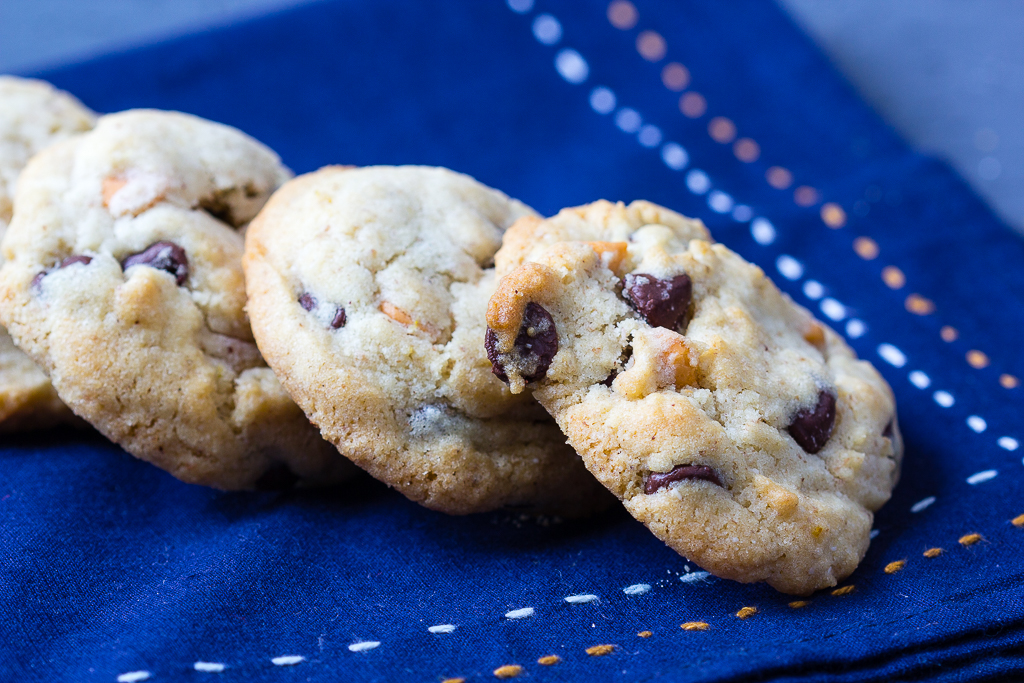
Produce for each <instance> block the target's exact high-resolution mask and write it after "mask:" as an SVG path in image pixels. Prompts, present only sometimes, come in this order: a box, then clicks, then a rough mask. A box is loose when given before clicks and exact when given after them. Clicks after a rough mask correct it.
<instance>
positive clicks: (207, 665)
mask: <svg viewBox="0 0 1024 683" xmlns="http://www.w3.org/2000/svg"><path fill="white" fill-rule="evenodd" d="M192 668H193V669H195V670H196V671H204V672H206V673H212V674H218V673H220V672H221V671H223V670H224V669H225V668H226V667H225V666H224V665H223V664H221V663H220V662H196V663H195V664H193V665H192Z"/></svg>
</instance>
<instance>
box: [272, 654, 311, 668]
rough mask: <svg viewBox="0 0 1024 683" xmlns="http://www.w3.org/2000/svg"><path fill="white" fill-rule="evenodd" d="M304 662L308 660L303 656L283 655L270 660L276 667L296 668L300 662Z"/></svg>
mask: <svg viewBox="0 0 1024 683" xmlns="http://www.w3.org/2000/svg"><path fill="white" fill-rule="evenodd" d="M304 661H306V658H305V657H303V656H302V655H283V656H281V657H274V658H273V659H271V660H270V662H271V663H272V664H273V665H274V666H295V665H296V664H298V663H299V662H304Z"/></svg>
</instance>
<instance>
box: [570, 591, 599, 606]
mask: <svg viewBox="0 0 1024 683" xmlns="http://www.w3.org/2000/svg"><path fill="white" fill-rule="evenodd" d="M564 600H565V601H566V602H567V603H569V604H570V605H582V604H585V603H588V602H597V600H598V597H597V596H596V595H591V594H589V593H587V594H583V595H570V596H568V597H566V598H564Z"/></svg>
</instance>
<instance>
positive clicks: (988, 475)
mask: <svg viewBox="0 0 1024 683" xmlns="http://www.w3.org/2000/svg"><path fill="white" fill-rule="evenodd" d="M998 474H999V472H998V471H997V470H985V471H984V472H976V473H975V474H972V475H971V476H969V477H967V483H968V484H971V485H972V486H973V485H975V484H980V483H982V482H984V481H988V480H989V479H994V478H995V477H996V475H998Z"/></svg>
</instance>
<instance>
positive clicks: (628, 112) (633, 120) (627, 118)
mask: <svg viewBox="0 0 1024 683" xmlns="http://www.w3.org/2000/svg"><path fill="white" fill-rule="evenodd" d="M642 123H643V119H641V118H640V114H639V113H637V111H636V109H630V108H629V107H623V108H622V109H620V110H619V111H618V112H616V114H615V125H616V126H618V127H619V129H620V130H621V131H622V132H623V133H635V132H637V131H638V130H640V124H642Z"/></svg>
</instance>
